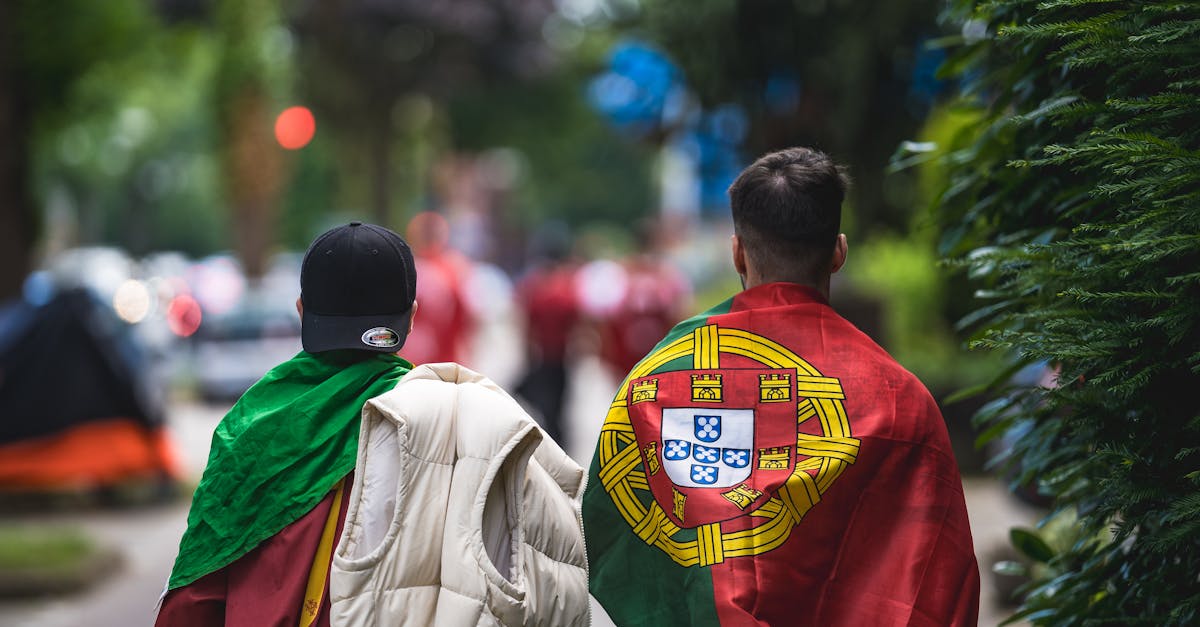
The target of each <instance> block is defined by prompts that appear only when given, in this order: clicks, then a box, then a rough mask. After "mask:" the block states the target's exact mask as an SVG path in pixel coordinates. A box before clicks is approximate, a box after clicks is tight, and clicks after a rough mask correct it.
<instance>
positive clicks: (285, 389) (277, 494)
mask: <svg viewBox="0 0 1200 627" xmlns="http://www.w3.org/2000/svg"><path fill="white" fill-rule="evenodd" d="M411 369H412V364H411V363H409V362H407V361H405V360H404V359H401V358H400V357H397V356H395V355H390V354H379V353H367V352H364V351H330V352H325V353H319V354H314V353H306V352H301V353H299V354H297V355H296V356H295V357H293V358H292V359H290V360H288V361H286V362H284V363H282V364H280V365H278V366H276V367H275V368H274V369H272V370H271V371H270V372H268V373H267V374H266V375H265V376H263V378H262V379H261V380H259V381H258V383H255V384H254V386H253V387H251V388H250V389H249V390H247V391H246V393H245V394H243V395H242V397H241V398H240V399H239V400H238V402H237V403H236V404H235V405H234V406H233V408H232V409H230V410H229V413H228V414H226V415H225V417H224V418H223V419H222V420H221V423H220V424H219V425H217V429H216V431H215V432H214V433H213V438H212V448H211V449H210V451H209V456H208V465H207V467H205V469H204V476H203V477H202V478H201V479H200V485H199V486H198V487H197V488H196V492H195V494H194V495H193V496H192V507H191V510H190V511H189V512H188V528H187V531H185V532H184V534H183V539H182V540H181V541H180V543H179V555H178V556H177V557H176V558H175V567H174V569H173V570H172V571H171V579H170V581H169V583H168V588H169V589H175V588H179V587H181V586H186V585H188V584H189V583H192V582H193V581H196V580H197V579H199V578H201V577H203V576H204V575H207V574H209V573H212V572H214V571H217V570H219V569H221V568H224V567H226V566H228V565H229V564H231V563H232V562H233V561H234V560H236V559H238V558H239V557H241V556H243V555H245V554H246V553H248V552H249V551H250V550H252V549H254V548H255V547H256V546H258V545H259V544H261V543H262V542H263V541H264V540H266V539H267V538H270V537H271V536H274V535H275V534H276V533H279V532H280V531H281V530H283V529H284V528H285V527H287V526H288V525H290V524H292V523H293V522H295V521H297V520H299V519H300V518H301V517H302V516H304V515H305V514H307V513H308V512H309V511H310V510H312V509H313V508H314V507H316V506H317V504H318V503H320V502H321V500H322V499H324V498H325V497H326V496H327V495H328V494H329V491H330V490H331V489H332V488H334V486H335V484H337V483H338V482H339V481H341V480H342V478H343V477H345V476H346V475H347V474H348V473H349V472H350V471H352V470H354V463H355V458H356V455H357V451H358V432H359V421H360V417H361V415H362V408H363V405H364V404H365V403H366V402H367V400H369V399H371V398H374V397H376V396H379V395H380V394H383V393H384V392H387V391H388V390H391V389H392V388H393V387H395V385H396V383H397V382H398V381H399V380H400V378H401V377H403V376H404V375H405V374H406V373H408V371H409V370H411ZM309 566H310V564H307V563H305V564H297V565H296V568H297V570H299V571H302V572H303V573H305V574H306V573H307V572H308V570H309Z"/></svg>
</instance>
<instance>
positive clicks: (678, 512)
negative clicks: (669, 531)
mask: <svg viewBox="0 0 1200 627" xmlns="http://www.w3.org/2000/svg"><path fill="white" fill-rule="evenodd" d="M671 493H672V495H673V498H674V500H675V502H674V507H673V508H672V509H673V510H674V511H675V517H676V518H678V519H679V521H680V522H683V504H684V502H686V501H687V497H686V496H684V495H683V494H681V493H680V492H679V490H676V489H674V488H672V489H671Z"/></svg>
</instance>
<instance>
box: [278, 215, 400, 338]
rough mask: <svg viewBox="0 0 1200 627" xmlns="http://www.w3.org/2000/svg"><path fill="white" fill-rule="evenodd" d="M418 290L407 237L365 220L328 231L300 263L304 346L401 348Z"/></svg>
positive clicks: (311, 246)
mask: <svg viewBox="0 0 1200 627" xmlns="http://www.w3.org/2000/svg"><path fill="white" fill-rule="evenodd" d="M416 290H417V271H416V267H415V264H414V262H413V254H412V250H411V249H410V248H409V246H408V242H405V241H404V238H402V237H400V236H399V235H397V234H396V233H394V232H392V231H391V230H388V229H386V228H384V227H382V226H377V225H374V224H364V223H362V222H351V223H349V224H344V225H342V226H339V227H337V228H334V229H330V230H329V231H326V232H325V233H323V234H321V235H320V236H318V237H317V238H316V239H315V240H313V243H312V244H311V245H310V246H309V248H308V252H306V253H304V261H303V262H302V263H301V265H300V302H301V303H302V304H303V306H304V307H303V309H304V312H303V315H302V316H301V329H300V334H301V343H302V344H303V346H304V350H305V351H307V352H310V353H319V352H323V351H330V350H343V349H349V350H361V351H371V352H379V353H394V352H396V351H397V350H399V349H400V347H401V346H403V345H404V340H405V338H406V337H407V336H408V329H409V321H410V319H411V316H412V313H413V311H412V309H413V302H414V301H415V300H416V293H417V291H416Z"/></svg>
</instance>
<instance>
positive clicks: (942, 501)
mask: <svg viewBox="0 0 1200 627" xmlns="http://www.w3.org/2000/svg"><path fill="white" fill-rule="evenodd" d="M583 509H584V528H585V529H584V530H585V534H586V537H587V546H588V559H589V564H590V572H591V589H592V594H593V595H594V596H595V597H596V598H597V600H599V601H600V602H601V604H602V605H603V606H604V607H605V609H606V611H607V612H608V613H609V615H610V616H611V617H612V618H613V620H614V621H615V622H616V623H617V624H618V625H818V624H819V625H970V624H974V623H975V620H976V616H977V612H978V595H979V575H978V568H977V566H976V561H975V557H974V552H973V548H972V542H971V535H970V527H969V525H968V522H967V517H966V507H965V501H964V499H963V494H962V483H961V478H960V477H959V473H958V469H957V466H956V464H955V462H954V457H953V455H952V452H951V449H950V444H949V437H948V435H947V432H946V427H945V424H944V422H943V420H942V418H941V415H940V412H939V411H938V409H937V406H936V404H935V403H934V402H933V399H932V398H931V397H930V395H929V393H928V392H927V391H926V390H925V388H924V387H923V386H922V385H921V384H920V382H919V381H917V379H916V378H915V377H914V376H913V375H912V374H910V373H908V372H907V371H905V370H904V369H903V368H901V367H900V366H899V365H898V364H896V362H895V361H894V360H892V359H891V357H889V356H888V355H887V353H885V352H884V351H883V350H882V349H881V348H879V347H878V346H877V345H876V344H875V343H874V342H872V341H871V340H870V339H869V338H867V337H866V336H865V335H863V334H862V333H861V332H860V331H858V330H857V329H856V328H854V327H853V325H851V324H850V323H848V322H846V321H845V320H844V319H842V318H841V317H840V316H838V315H837V314H836V313H835V312H834V311H833V310H832V309H831V308H830V307H829V306H828V304H826V303H825V301H824V299H823V298H822V296H821V295H820V294H819V293H818V292H816V291H815V290H812V289H810V288H807V287H804V286H799V285H795V284H786V283H773V284H768V285H764V286H758V287H755V288H752V289H749V290H746V291H743V292H741V293H740V294H738V295H737V296H735V297H734V298H732V299H730V300H729V301H726V302H725V303H722V304H721V305H718V306H717V307H715V308H713V309H712V310H709V311H708V312H705V313H704V314H701V315H700V316H697V317H695V318H692V319H690V320H687V321H685V322H683V323H680V324H679V325H678V326H677V327H676V328H675V329H674V330H672V332H671V333H670V334H669V335H668V336H667V337H666V338H665V339H664V340H663V341H662V342H660V343H659V345H658V346H657V347H656V348H655V349H654V350H653V351H652V352H651V353H650V354H649V355H648V356H646V358H644V359H643V360H642V361H641V362H640V363H639V364H638V365H637V366H636V367H635V368H634V370H633V371H632V372H631V373H629V376H628V378H627V379H626V380H625V381H624V382H623V383H622V385H621V388H620V389H619V390H618V392H617V394H616V397H615V398H614V400H613V403H612V406H611V407H610V409H609V412H608V415H607V417H606V419H605V422H604V426H603V427H602V429H601V434H600V438H599V441H598V443H597V449H596V455H595V458H594V460H593V462H592V465H591V471H590V477H589V482H588V487H587V491H586V493H585V496H584V507H583Z"/></svg>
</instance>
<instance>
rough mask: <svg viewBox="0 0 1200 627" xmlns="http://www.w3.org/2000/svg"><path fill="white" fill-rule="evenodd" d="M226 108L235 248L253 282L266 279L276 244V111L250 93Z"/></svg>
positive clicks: (226, 158) (227, 169)
mask: <svg viewBox="0 0 1200 627" xmlns="http://www.w3.org/2000/svg"><path fill="white" fill-rule="evenodd" d="M226 106H228V107H230V110H229V113H228V116H227V118H226V127H225V129H224V135H225V137H224V139H225V149H224V166H225V189H226V198H227V199H228V202H229V207H230V209H231V210H232V212H233V215H232V223H233V241H234V248H235V251H236V252H237V255H238V258H239V259H240V260H241V262H242V267H243V268H244V269H245V272H246V277H247V278H249V279H250V280H252V281H253V280H256V279H258V278H260V277H262V275H263V274H264V273H266V270H267V263H268V262H269V261H270V259H269V257H270V252H271V248H272V247H273V246H274V244H275V223H276V219H277V217H278V213H279V211H278V209H279V190H280V187H281V184H282V179H283V177H282V171H283V155H282V154H281V152H280V151H281V149H280V148H279V147H278V146H276V145H275V144H274V140H273V139H272V137H271V131H270V129H271V117H270V111H269V108H268V104H267V99H266V97H265V95H264V94H263V93H262V92H261V91H260V90H257V89H253V88H247V89H245V90H244V91H242V92H241V93H239V94H237V95H236V96H234V97H233V98H232V99H231V102H228V103H226Z"/></svg>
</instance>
